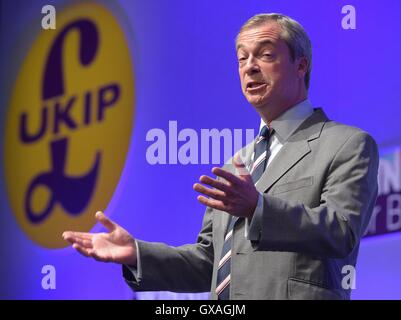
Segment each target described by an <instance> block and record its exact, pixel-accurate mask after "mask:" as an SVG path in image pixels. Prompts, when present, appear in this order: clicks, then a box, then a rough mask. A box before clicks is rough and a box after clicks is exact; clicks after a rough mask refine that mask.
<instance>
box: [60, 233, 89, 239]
mask: <svg viewBox="0 0 401 320" xmlns="http://www.w3.org/2000/svg"><path fill="white" fill-rule="evenodd" d="M92 237H93V234H91V233H88V232H76V231H65V232H63V238H64V240H68V239H69V238H80V239H86V240H91V239H92Z"/></svg>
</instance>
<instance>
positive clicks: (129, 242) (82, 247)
mask: <svg viewBox="0 0 401 320" xmlns="http://www.w3.org/2000/svg"><path fill="white" fill-rule="evenodd" d="M95 217H96V220H97V221H99V222H100V223H101V224H102V225H104V226H105V227H106V228H107V229H108V230H109V232H107V233H105V232H102V233H87V232H75V231H65V232H64V233H63V238H64V240H67V241H68V242H70V243H71V244H72V246H73V248H74V249H76V250H77V251H78V252H79V253H81V254H82V255H84V256H86V257H92V258H94V259H96V260H98V261H103V262H115V263H120V264H126V265H130V266H136V257H137V254H136V242H135V239H134V238H133V237H132V236H131V235H130V234H129V233H128V231H126V230H125V229H124V228H122V227H120V226H119V225H118V224H117V223H115V222H113V221H111V220H110V219H109V218H107V217H106V216H105V215H104V213H103V212H101V211H98V212H96V216H95Z"/></svg>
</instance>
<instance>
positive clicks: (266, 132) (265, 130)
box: [259, 125, 270, 140]
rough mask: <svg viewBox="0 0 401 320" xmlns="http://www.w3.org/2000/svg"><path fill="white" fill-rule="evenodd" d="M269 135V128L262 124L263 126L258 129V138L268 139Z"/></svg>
mask: <svg viewBox="0 0 401 320" xmlns="http://www.w3.org/2000/svg"><path fill="white" fill-rule="evenodd" d="M269 135H270V130H269V128H268V127H267V126H266V125H264V126H263V127H262V129H260V133H259V139H266V140H268V139H269Z"/></svg>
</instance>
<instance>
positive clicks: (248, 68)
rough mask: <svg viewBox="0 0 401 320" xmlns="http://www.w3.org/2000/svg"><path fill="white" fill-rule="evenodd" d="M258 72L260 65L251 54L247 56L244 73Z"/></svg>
mask: <svg viewBox="0 0 401 320" xmlns="http://www.w3.org/2000/svg"><path fill="white" fill-rule="evenodd" d="M258 72H260V67H259V65H258V63H257V61H256V59H255V57H253V56H249V57H248V59H247V61H246V65H245V73H246V74H255V73H258Z"/></svg>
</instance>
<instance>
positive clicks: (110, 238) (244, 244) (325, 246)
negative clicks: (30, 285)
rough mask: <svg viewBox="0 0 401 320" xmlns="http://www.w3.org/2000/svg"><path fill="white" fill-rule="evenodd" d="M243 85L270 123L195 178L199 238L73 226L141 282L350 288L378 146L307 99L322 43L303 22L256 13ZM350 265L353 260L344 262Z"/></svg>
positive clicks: (239, 291)
mask: <svg viewBox="0 0 401 320" xmlns="http://www.w3.org/2000/svg"><path fill="white" fill-rule="evenodd" d="M236 50H237V56H238V63H239V74H240V79H241V85H242V90H243V93H244V95H245V97H246V98H247V100H248V101H249V103H250V104H252V105H253V106H254V108H255V109H256V111H257V112H258V113H259V114H260V116H261V133H260V134H259V136H258V137H257V139H256V140H255V141H254V142H253V143H251V144H250V145H247V146H246V147H245V148H244V149H242V150H240V151H239V152H238V153H237V155H236V156H235V157H234V158H233V159H232V160H230V161H228V163H226V165H224V166H223V168H213V170H212V172H213V174H215V175H216V176H217V179H214V178H212V177H209V176H201V177H200V179H199V180H200V182H201V183H196V184H195V185H194V189H195V190H196V191H198V192H200V193H201V194H202V195H200V196H199V197H198V200H199V201H200V202H201V203H203V204H205V205H206V212H205V216H204V219H203V226H202V229H201V231H200V233H199V235H198V239H197V243H195V244H191V245H184V246H181V247H170V246H167V245H165V244H162V243H151V242H145V241H140V240H136V239H134V238H133V237H132V236H131V235H130V234H129V233H128V232H127V231H126V230H124V229H123V228H121V227H120V226H118V225H117V224H116V223H114V222H112V221H110V220H109V219H108V218H107V217H106V216H105V215H104V214H103V213H101V212H98V213H97V214H96V217H97V219H98V220H99V221H100V222H101V223H103V224H104V225H105V226H106V227H107V228H108V229H109V231H110V232H108V233H101V234H90V233H79V232H71V231H68V232H65V233H64V234H63V236H64V238H65V239H66V240H67V241H69V242H71V243H72V244H73V246H74V248H76V249H77V250H78V251H79V252H80V253H82V254H83V255H85V256H90V257H94V258H95V259H97V260H100V261H113V262H117V263H121V264H122V265H123V274H124V277H125V279H126V281H127V283H128V284H129V285H130V286H131V287H132V288H133V289H134V290H136V291H140V290H143V291H151V290H168V291H176V292H204V291H209V290H210V291H211V298H212V299H222V300H223V299H349V298H350V289H349V286H344V281H343V277H344V274H343V271H344V270H350V269H349V268H350V266H351V268H352V267H355V264H356V260H357V255H358V248H359V242H360V239H361V237H362V236H363V234H364V232H365V230H366V227H367V225H368V222H369V219H370V216H371V213H372V210H373V208H374V204H375V200H376V196H377V171H378V151H377V146H376V143H375V142H374V140H373V139H372V138H371V137H370V136H369V135H368V134H367V133H366V132H363V131H361V130H359V129H357V128H353V127H350V126H346V125H342V124H339V123H336V122H333V121H330V120H329V119H328V118H327V117H326V115H325V113H324V112H323V111H322V110H321V109H313V107H312V106H311V104H310V102H309V100H308V99H307V92H308V87H309V80H310V72H311V63H312V52H311V44H310V40H309V38H308V36H307V35H306V33H305V31H304V29H303V28H302V26H301V25H300V24H298V23H297V22H296V21H294V20H293V19H291V18H289V17H287V16H284V15H280V14H261V15H256V16H254V17H252V18H251V19H250V20H248V21H247V22H246V23H245V24H244V25H243V27H242V28H241V30H240V32H239V34H238V37H237V39H236ZM344 268H345V269H344Z"/></svg>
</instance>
